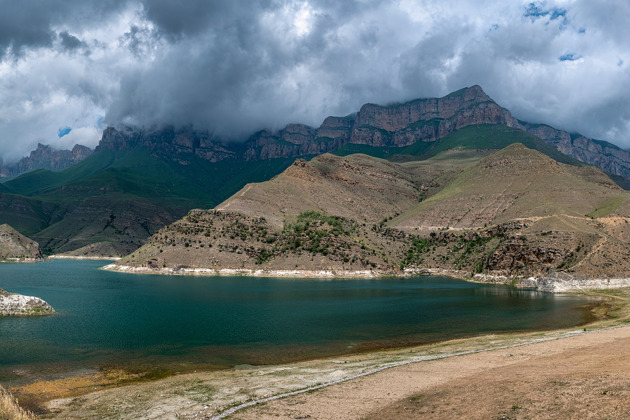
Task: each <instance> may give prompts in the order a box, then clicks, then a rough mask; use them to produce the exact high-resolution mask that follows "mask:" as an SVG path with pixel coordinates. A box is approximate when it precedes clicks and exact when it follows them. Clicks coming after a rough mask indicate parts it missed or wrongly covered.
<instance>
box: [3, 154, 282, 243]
mask: <svg viewBox="0 0 630 420" xmlns="http://www.w3.org/2000/svg"><path fill="white" fill-rule="evenodd" d="M293 160H294V159H292V158H287V159H270V160H266V161H258V162H244V161H237V160H228V161H222V162H216V163H214V162H209V161H207V160H203V159H200V158H197V157H195V156H186V161H185V162H183V161H174V160H172V159H170V158H165V157H160V156H156V155H155V154H152V153H151V152H150V151H148V150H146V149H142V148H136V149H132V150H127V151H117V152H113V151H107V150H105V151H99V152H96V153H94V154H92V155H91V156H90V157H88V158H87V159H85V160H84V161H82V162H80V163H78V164H77V165H74V166H72V167H70V168H67V169H65V170H62V171H58V172H53V171H48V170H36V171H33V172H30V173H27V174H24V175H22V176H19V177H17V178H14V179H12V180H10V181H7V182H6V183H4V184H0V185H2V188H0V194H2V196H1V197H2V198H1V200H0V222H1V223H9V224H10V225H11V226H14V227H15V228H16V229H17V230H19V231H20V232H22V233H24V234H26V235H29V236H31V237H33V238H34V239H36V240H37V241H38V242H39V243H40V244H41V246H42V248H43V249H44V251H45V252H47V253H57V252H64V253H66V252H70V251H73V250H76V249H78V248H83V247H90V246H91V247H92V248H94V244H101V245H102V246H105V248H107V249H109V250H112V249H113V250H115V251H116V252H115V253H117V254H121V255H122V254H125V253H128V252H130V251H132V250H133V249H135V248H137V247H138V246H140V245H141V244H142V243H143V242H144V240H145V239H146V238H148V237H149V236H150V235H151V234H152V233H153V232H154V231H156V230H157V229H159V228H161V227H162V226H164V225H165V224H168V223H171V222H173V221H174V220H177V219H178V218H180V217H181V216H183V215H184V214H186V212H187V211H188V210H190V209H192V208H212V207H214V206H215V205H216V204H218V203H220V202H221V201H223V200H225V199H226V198H227V197H229V196H230V195H232V194H234V193H235V192H236V191H238V190H239V189H240V188H242V187H243V186H244V185H245V184H246V183H247V182H260V181H264V180H267V179H269V178H271V177H273V176H274V175H276V174H278V173H280V172H281V171H282V170H284V169H285V168H286V167H288V166H289V165H290V164H291V163H292V162H293ZM2 191H6V192H7V193H2ZM99 247H100V245H99V246H97V247H96V248H94V249H93V252H94V253H98V250H99Z"/></svg>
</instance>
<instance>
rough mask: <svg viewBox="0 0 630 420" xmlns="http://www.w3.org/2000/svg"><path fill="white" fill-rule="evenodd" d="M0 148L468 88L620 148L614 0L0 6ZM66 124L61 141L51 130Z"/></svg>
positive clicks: (245, 120)
mask: <svg viewBox="0 0 630 420" xmlns="http://www.w3.org/2000/svg"><path fill="white" fill-rule="evenodd" d="M0 6H2V10H3V12H2V14H0V152H1V154H2V156H3V158H4V159H5V161H6V160H12V159H17V158H19V157H20V156H23V155H24V154H26V153H28V151H29V150H31V149H32V148H33V147H34V146H35V145H36V144H37V142H43V143H49V144H54V145H58V146H60V147H71V146H72V144H70V143H71V142H79V143H83V144H87V145H89V146H94V145H95V144H96V142H97V141H98V139H99V131H100V130H101V129H102V127H103V126H104V125H106V124H111V125H117V124H122V123H125V124H134V125H138V126H144V127H154V126H160V125H164V124H173V125H192V126H194V127H196V128H200V129H208V130H211V131H213V132H214V133H215V134H217V135H219V136H221V137H224V138H227V139H234V140H238V139H243V138H245V137H246V136H247V135H248V134H250V133H251V132H253V131H255V130H258V129H261V128H271V129H277V128H280V127H282V126H284V125H285V124H287V123H289V122H304V123H307V124H311V125H317V124H319V123H320V122H321V121H322V120H323V118H325V117H326V116H328V115H346V114H348V113H350V112H353V111H356V110H358V108H359V107H360V106H361V105H362V104H363V103H366V102H375V103H388V102H395V101H404V100H408V99H413V98H417V97H428V96H442V95H445V94H447V93H449V92H451V91H453V90H456V89H459V88H461V87H464V86H470V85H473V84H479V85H481V86H482V87H483V88H484V90H485V91H486V92H487V93H488V94H489V95H490V96H491V97H492V98H494V99H495V100H496V101H497V102H498V103H500V104H501V105H503V106H505V107H507V108H508V109H510V110H511V111H512V112H513V114H514V115H515V116H516V117H518V118H521V119H524V120H528V121H532V122H542V123H548V124H551V125H554V126H556V127H558V128H563V129H567V130H570V131H579V132H581V133H583V134H585V135H588V136H590V137H595V138H600V139H605V140H609V141H612V142H614V143H616V144H618V145H620V146H622V147H630V107H628V106H627V104H628V103H630V89H628V86H630V84H629V82H630V70H629V69H628V65H629V64H630V57H628V54H630V53H629V51H630V26H628V25H627V24H626V22H627V19H628V18H630V5H629V4H628V3H627V2H626V1H624V0H606V1H602V2H592V1H589V0H564V1H563V0H555V1H553V0H548V1H542V2H534V3H532V2H531V1H523V2H519V1H512V2H500V1H497V2H487V1H482V0H477V1H473V0H456V1H452V2H448V4H446V2H440V1H437V0H432V1H428V0H424V1H423V0H417V1H413V0H400V1H395V2H392V1H385V0H347V1H343V2H339V1H332V0H310V1H288V0H285V1H283V0H260V1H256V2H252V1H244V0H236V1H235V0H231V1H207V0H188V1H186V2H175V1H172V0H109V1H103V0H99V1H91V0H73V1H68V0H63V1H62V0H51V1H48V2H46V3H44V6H42V3H41V2H38V1H35V0H25V1H22V2H19V3H16V2H9V1H8V0H0ZM66 127H67V128H71V129H72V131H71V132H70V134H68V135H66V136H63V137H61V138H60V137H59V136H58V134H57V133H58V132H59V130H60V129H65V128H66Z"/></svg>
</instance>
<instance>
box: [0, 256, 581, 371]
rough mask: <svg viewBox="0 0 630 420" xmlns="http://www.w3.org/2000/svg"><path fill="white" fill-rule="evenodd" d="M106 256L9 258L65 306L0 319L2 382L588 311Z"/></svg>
mask: <svg viewBox="0 0 630 420" xmlns="http://www.w3.org/2000/svg"><path fill="white" fill-rule="evenodd" d="M101 265H103V263H102V262H95V261H64V260H56V261H50V262H45V263H38V264H28V265H26V264H25V265H18V264H4V265H1V266H0V288H3V289H6V290H9V291H12V292H17V293H22V294H26V295H33V296H39V297H41V298H43V299H44V300H46V301H47V302H48V303H50V304H51V305H52V306H53V307H54V308H55V309H56V310H57V312H58V313H57V314H56V315H54V316H50V317H43V318H2V319H0V382H2V381H7V380H12V378H14V377H15V372H16V370H17V371H20V369H21V370H26V371H31V372H33V371H37V372H46V371H48V370H50V371H52V372H54V371H67V370H69V369H90V368H91V369H98V368H99V367H101V366H103V365H106V364H123V365H124V364H134V365H150V366H168V367H169V369H175V370H184V369H186V368H187V367H191V366H193V367H205V368H217V367H227V366H234V365H238V364H244V363H247V364H262V363H279V362H286V361H291V360H299V359H307V358H313V357H321V356H328V355H337V354H343V353H347V352H351V351H363V350H368V349H373V348H382V347H392V346H404V345H410V344H416V343H422V342H429V341H436V340H444V339H449V338H453V337H459V336H470V335H475V334H480V333H486V332H502V331H517V330H540V329H552V328H562V327H567V326H573V325H578V324H580V323H583V322H584V321H585V320H586V319H587V318H586V316H587V315H586V314H585V312H584V311H583V310H580V305H584V304H585V303H586V302H588V300H587V299H585V298H582V297H578V296H570V295H553V294H548V293H541V292H536V291H532V290H519V289H514V288H510V287H504V286H497V285H483V284H475V283H466V282H463V281H459V280H454V279H450V278H444V277H417V278H401V279H396V278H385V279H378V280H376V279H369V280H356V279H351V280H342V279H340V280H327V281H322V280H308V279H273V278H249V277H177V276H154V275H132V274H122V273H112V272H107V271H102V270H98V269H97V267H99V266H101Z"/></svg>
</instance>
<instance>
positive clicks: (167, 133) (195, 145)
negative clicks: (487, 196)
mask: <svg viewBox="0 0 630 420" xmlns="http://www.w3.org/2000/svg"><path fill="white" fill-rule="evenodd" d="M567 136H568V137H567ZM567 138H568V139H569V140H567ZM516 142H518V143H523V144H524V145H526V146H527V147H529V148H532V149H535V150H538V151H540V152H542V153H544V154H545V155H547V156H549V157H550V158H552V159H554V160H556V161H558V162H562V163H567V164H571V165H576V166H580V165H584V163H582V162H581V161H580V160H578V159H576V158H574V157H571V156H576V157H578V158H579V159H583V160H585V161H587V162H591V163H596V164H597V165H599V166H600V167H602V168H604V169H605V170H607V171H610V172H611V173H614V174H617V175H616V178H615V181H616V182H617V183H618V184H619V185H623V186H626V187H628V188H630V180H628V179H626V178H623V176H625V175H624V174H626V175H627V172H626V170H627V168H629V167H630V154H628V153H627V152H625V151H622V150H621V149H618V148H617V149H615V146H613V145H610V144H607V143H605V142H599V141H596V140H590V139H586V138H584V137H581V136H578V135H570V134H568V133H564V132H561V131H558V130H555V129H552V128H550V127H547V126H537V125H533V124H528V123H525V122H522V121H519V120H516V119H515V118H513V117H512V115H511V114H510V112H509V111H508V110H506V109H504V108H502V107H501V106H499V105H498V104H496V103H495V102H494V101H493V100H492V99H491V98H489V97H488V96H487V95H486V94H485V93H484V92H483V90H482V89H481V88H480V87H479V86H473V87H470V88H465V89H462V90H459V91H457V92H454V93H452V94H450V95H447V96H445V97H443V98H429V99H418V100H414V101H411V102H406V103H402V104H390V105H387V106H380V105H374V104H366V105H364V106H363V107H362V108H361V109H360V110H359V111H358V112H357V113H355V114H350V115H348V116H345V117H328V118H326V119H325V120H324V121H323V122H322V124H321V125H320V126H319V128H312V127H308V126H306V125H302V124H289V125H287V126H286V127H285V128H283V129H282V130H279V131H277V132H272V131H268V130H263V131H259V132H257V133H255V134H253V135H252V136H251V137H250V138H248V139H247V140H246V141H244V142H240V143H226V142H223V141H222V140H221V139H219V138H216V137H214V136H213V135H212V134H211V133H208V132H200V131H195V130H192V129H190V128H185V127H184V128H177V129H176V128H173V127H166V128H160V129H145V130H140V129H132V128H129V127H119V128H113V127H110V128H107V129H106V130H104V132H103V137H102V139H101V141H100V143H99V145H98V146H97V147H96V149H95V151H94V153H92V154H91V155H90V156H88V157H86V158H84V159H83V160H81V161H80V162H79V163H77V164H75V165H73V166H70V167H68V168H66V169H63V170H59V171H50V170H45V169H39V170H34V171H31V172H28V173H25V174H23V175H20V176H18V177H15V178H13V179H11V180H9V181H5V182H4V183H2V184H0V222H2V223H8V224H11V225H12V226H14V227H15V228H16V229H17V230H18V231H20V232H22V233H23V234H26V235H28V236H29V237H32V238H34V239H35V240H36V241H37V242H39V243H40V245H41V246H42V248H43V250H44V252H45V253H46V254H48V253H64V254H68V253H69V254H75V255H107V256H109V255H111V256H117V255H118V256H120V255H125V254H127V253H129V252H132V251H133V250H135V249H137V248H138V247H139V246H141V245H142V244H144V243H145V241H146V240H147V239H148V238H149V237H150V236H151V235H152V234H153V233H155V232H156V231H157V230H159V229H160V228H162V227H163V226H165V225H167V224H170V223H172V222H174V221H175V220H177V219H179V218H181V217H182V216H184V215H185V214H186V213H187V212H188V211H189V210H191V209H193V208H213V207H215V206H216V205H218V204H220V203H221V202H222V201H224V200H226V199H227V198H228V197H230V196H231V195H233V194H234V193H236V192H237V191H239V190H240V189H241V188H242V187H243V186H245V185H246V184H247V183H248V182H261V181H265V180H268V179H271V178H272V177H274V176H275V175H278V174H279V173H281V172H282V171H283V170H285V169H286V168H288V167H290V166H291V164H292V163H293V162H294V161H295V159H296V158H297V159H306V160H309V159H311V158H313V157H314V156H318V155H321V154H324V153H331V152H332V153H334V154H336V155H340V156H345V155H349V154H352V153H364V154H368V155H371V156H377V157H382V158H387V159H388V160H389V161H391V162H405V161H408V162H412V161H418V160H423V159H427V158H430V157H432V156H436V155H439V154H440V153H441V152H444V151H447V150H451V149H463V150H470V151H475V150H477V151H478V150H485V152H484V153H486V154H487V153H489V152H490V151H491V150H499V149H502V148H504V147H506V146H508V145H510V144H513V143H516ZM558 148H560V149H562V150H563V151H564V152H561V151H559V150H558ZM75 149H76V148H75ZM38 150H40V152H37V153H36V152H33V153H32V154H31V156H32V157H33V159H32V160H33V161H35V160H36V159H35V157H37V156H40V155H41V156H48V155H50V156H52V155H51V153H52V152H50V151H48V152H46V147H45V146H42V147H40V148H38ZM49 152H50V153H49ZM565 153H566V154H565ZM80 155H81V153H79V150H77V156H80ZM81 156H82V155H81ZM42 159H43V158H42ZM40 160H41V159H40ZM25 165H26V164H25ZM427 188H429V187H427ZM427 191H428V190H427ZM356 199H357V200H359V201H358V202H360V197H356ZM363 203H365V200H363ZM375 214H376V213H375Z"/></svg>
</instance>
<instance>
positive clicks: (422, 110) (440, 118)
mask: <svg viewBox="0 0 630 420" xmlns="http://www.w3.org/2000/svg"><path fill="white" fill-rule="evenodd" d="M479 124H504V125H508V126H510V125H511V124H512V116H511V114H510V112H509V111H507V110H506V109H503V108H501V107H500V106H499V105H497V104H496V103H495V102H494V101H493V100H492V99H490V97H489V96H488V95H486V94H485V93H484V91H483V90H482V89H481V87H479V86H472V87H470V88H465V89H462V90H459V91H457V92H453V93H451V94H450V95H448V96H445V97H443V98H431V99H418V100H415V101H411V102H407V103H404V104H395V105H390V106H380V105H374V104H366V105H363V107H362V108H361V111H359V113H358V114H357V118H356V121H355V124H354V127H353V129H352V135H351V137H350V143H356V144H367V145H370V146H395V147H402V146H408V145H410V144H413V143H415V142H417V141H437V140H439V139H441V138H443V137H445V136H447V135H449V134H450V133H452V132H453V131H455V130H457V129H460V128H463V127H467V126H469V125H479Z"/></svg>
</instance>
